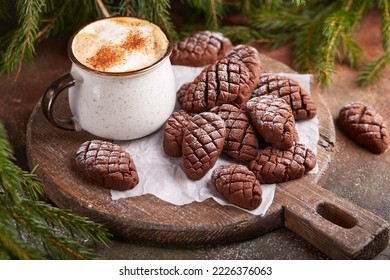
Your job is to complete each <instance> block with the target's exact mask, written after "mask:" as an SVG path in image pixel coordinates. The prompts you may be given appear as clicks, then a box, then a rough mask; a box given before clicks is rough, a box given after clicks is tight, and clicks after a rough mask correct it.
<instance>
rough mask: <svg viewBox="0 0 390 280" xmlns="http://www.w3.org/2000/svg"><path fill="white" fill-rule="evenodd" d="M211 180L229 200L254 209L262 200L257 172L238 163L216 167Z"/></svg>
mask: <svg viewBox="0 0 390 280" xmlns="http://www.w3.org/2000/svg"><path fill="white" fill-rule="evenodd" d="M211 181H212V184H213V185H214V187H215V188H216V189H217V191H218V192H219V193H220V194H222V196H223V197H224V198H225V199H226V200H228V201H229V202H231V203H233V204H234V205H237V206H239V207H242V208H245V209H248V210H254V209H256V208H257V207H259V206H260V204H261V202H262V190H261V185H260V183H259V181H257V180H256V176H255V174H253V172H252V171H250V170H249V169H248V168H247V167H245V166H243V165H238V164H233V163H231V164H225V165H220V166H218V167H217V168H215V169H214V171H213V173H212V175H211Z"/></svg>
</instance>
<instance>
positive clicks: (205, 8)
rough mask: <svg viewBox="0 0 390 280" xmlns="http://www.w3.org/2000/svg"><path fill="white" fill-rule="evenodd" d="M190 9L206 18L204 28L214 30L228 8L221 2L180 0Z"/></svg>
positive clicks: (218, 0)
mask: <svg viewBox="0 0 390 280" xmlns="http://www.w3.org/2000/svg"><path fill="white" fill-rule="evenodd" d="M182 2H185V3H187V4H188V5H189V6H190V7H192V8H195V9H197V10H198V11H201V12H202V13H203V14H204V15H205V18H206V28H207V29H210V30H216V29H218V28H219V26H220V22H221V19H222V18H223V16H224V15H225V13H226V11H227V9H228V7H227V5H224V3H223V2H222V1H221V0H184V1H183V0H182Z"/></svg>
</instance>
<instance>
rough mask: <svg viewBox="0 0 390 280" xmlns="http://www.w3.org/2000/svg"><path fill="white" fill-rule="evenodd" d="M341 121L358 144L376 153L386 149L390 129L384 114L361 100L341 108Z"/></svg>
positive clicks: (342, 125) (343, 127) (344, 128)
mask: <svg viewBox="0 0 390 280" xmlns="http://www.w3.org/2000/svg"><path fill="white" fill-rule="evenodd" d="M339 123H340V126H341V127H342V129H343V130H344V131H345V132H346V133H347V135H348V136H349V137H350V138H351V139H352V140H354V141H355V142H356V143H357V144H358V145H360V146H362V147H364V148H366V149H367V150H369V151H370V152H372V153H375V154H381V153H383V152H385V151H386V149H387V147H388V145H389V131H388V129H387V126H386V124H385V123H384V121H383V118H382V116H381V115H379V114H378V113H377V112H376V111H375V110H374V109H373V108H372V107H370V106H367V105H365V104H364V103H361V102H353V103H350V104H347V105H346V106H344V107H343V108H342V109H341V110H340V113H339Z"/></svg>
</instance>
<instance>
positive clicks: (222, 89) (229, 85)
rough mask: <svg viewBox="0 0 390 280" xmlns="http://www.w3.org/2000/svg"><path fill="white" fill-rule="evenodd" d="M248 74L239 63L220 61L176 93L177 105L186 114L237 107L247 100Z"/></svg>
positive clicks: (249, 90)
mask: <svg viewBox="0 0 390 280" xmlns="http://www.w3.org/2000/svg"><path fill="white" fill-rule="evenodd" d="M250 83H251V81H250V71H249V69H248V68H247V67H246V66H245V64H244V63H243V62H241V61H240V60H238V59H235V58H231V59H227V58H223V59H221V60H218V61H217V62H216V63H215V64H213V65H210V66H208V67H206V68H205V69H204V70H203V71H202V72H201V73H200V74H199V75H198V76H197V77H196V78H195V80H194V81H193V82H191V83H186V84H184V85H182V86H181V87H180V89H179V90H178V92H177V97H178V102H179V103H180V105H181V106H182V108H183V109H184V110H186V111H187V112H193V113H200V112H204V111H208V110H210V109H211V108H213V107H215V106H218V105H222V104H225V103H237V101H238V102H239V103H241V102H242V100H244V99H246V96H248V93H249V92H250V93H249V97H250V94H251V92H252V91H253V89H251V88H250V87H249V84H250Z"/></svg>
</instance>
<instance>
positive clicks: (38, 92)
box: [0, 12, 390, 259]
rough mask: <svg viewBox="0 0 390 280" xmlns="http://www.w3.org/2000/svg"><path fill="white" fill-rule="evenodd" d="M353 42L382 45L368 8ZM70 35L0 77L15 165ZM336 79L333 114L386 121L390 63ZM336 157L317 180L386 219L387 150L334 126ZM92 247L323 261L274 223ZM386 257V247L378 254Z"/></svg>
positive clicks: (277, 53) (286, 52) (139, 253)
mask: <svg viewBox="0 0 390 280" xmlns="http://www.w3.org/2000/svg"><path fill="white" fill-rule="evenodd" d="M357 40H358V41H359V42H361V44H362V45H363V47H364V52H365V54H366V56H367V58H369V59H373V58H375V57H376V56H378V55H379V54H380V53H381V51H382V49H381V39H380V18H379V17H378V15H377V14H376V13H375V12H374V13H370V14H369V15H368V16H367V18H366V20H365V21H364V22H363V24H362V26H361V30H360V32H359V33H358V37H357ZM66 43H67V38H59V39H53V40H50V41H47V42H44V43H42V44H41V45H40V46H39V47H38V50H37V57H36V60H35V63H34V64H32V65H29V64H25V65H23V68H22V71H21V72H20V74H19V76H18V77H15V75H11V76H9V77H7V76H1V77H0V84H1V86H0V93H1V96H2V98H1V99H0V119H1V120H2V121H3V122H4V124H5V127H6V129H7V130H8V132H9V137H10V140H11V143H12V144H13V146H14V149H15V153H16V157H17V160H18V163H19V165H20V166H21V167H22V168H24V169H28V165H27V160H26V129H27V122H28V119H29V117H30V114H31V112H32V111H33V108H34V106H35V105H36V103H37V102H38V101H39V99H40V98H41V96H42V93H43V92H44V90H45V89H46V88H47V86H48V85H49V84H50V83H51V82H52V81H53V80H54V79H55V78H57V77H58V76H59V75H61V74H63V73H65V72H66V71H68V69H69V67H70V62H69V60H68V58H67V55H66ZM258 48H259V50H260V51H261V52H262V53H263V54H266V55H268V56H270V57H273V58H275V59H277V60H280V61H282V62H284V63H285V64H287V65H289V66H291V67H292V68H293V65H292V62H291V61H292V59H291V52H292V48H291V46H286V47H283V48H280V49H278V50H273V51H270V50H267V49H263V48H262V47H260V46H258ZM337 69H338V72H337V74H336V75H335V76H334V78H333V84H332V85H331V86H330V87H328V88H326V89H323V90H322V97H323V99H324V100H325V101H326V102H327V104H328V107H329V108H330V111H331V114H332V117H333V118H334V119H336V117H337V115H338V112H339V110H340V108H341V107H342V106H344V105H345V104H347V103H349V102H351V101H363V102H365V103H367V104H370V105H372V106H373V107H374V108H375V109H376V110H377V111H378V112H380V113H381V115H382V116H383V117H384V118H385V120H386V121H387V123H388V124H390V106H389V98H390V80H389V79H388V77H390V67H388V68H387V69H386V72H385V74H384V76H383V78H382V79H381V80H380V81H379V82H378V83H376V84H375V85H373V86H370V87H366V88H359V87H357V86H356V78H357V75H358V72H357V71H355V70H352V69H349V68H348V67H346V66H342V65H338V68H337ZM334 145H335V146H334V148H333V149H334V151H335V155H334V157H333V160H332V162H331V165H330V167H329V169H328V172H327V174H326V175H327V176H326V177H327V178H326V179H325V180H322V181H321V186H322V187H324V188H325V189H327V190H330V191H331V192H333V193H334V194H336V195H338V196H340V197H343V198H346V199H348V200H351V201H352V202H353V203H355V204H356V205H358V206H360V207H362V208H364V209H367V210H368V211H370V212H372V213H374V214H376V215H378V216H380V217H382V218H383V219H385V220H387V221H390V207H389V206H390V205H389V204H390V192H389V191H390V188H389V186H390V151H389V150H387V151H386V152H385V153H384V154H381V155H373V154H371V153H369V152H367V151H366V150H364V149H361V148H360V147H358V146H356V145H355V144H354V143H353V142H352V141H351V140H349V139H348V138H346V137H345V135H344V134H343V133H342V131H340V130H339V129H338V128H337V127H336V141H335V143H334ZM96 249H97V251H98V252H99V253H100V254H101V255H103V256H104V257H106V258H109V259H326V258H327V256H325V255H324V254H322V253H321V252H320V251H318V250H317V249H316V248H315V247H313V246H312V245H310V244H309V243H308V242H306V241H305V240H304V239H302V238H301V237H299V236H298V235H296V234H294V233H293V232H291V231H289V230H287V229H279V230H276V231H273V232H271V233H268V234H265V235H263V236H261V237H258V238H255V239H252V240H249V241H244V242H238V243H232V244H227V245H218V246H211V245H207V246H168V245H157V244H151V243H146V242H143V243H137V242H132V241H129V240H120V239H116V240H115V242H114V243H113V244H112V246H110V247H109V248H106V247H99V248H96ZM375 258H376V259H389V258H390V246H387V248H386V249H385V250H384V251H382V252H381V253H380V254H379V255H377V256H376V257H375Z"/></svg>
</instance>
